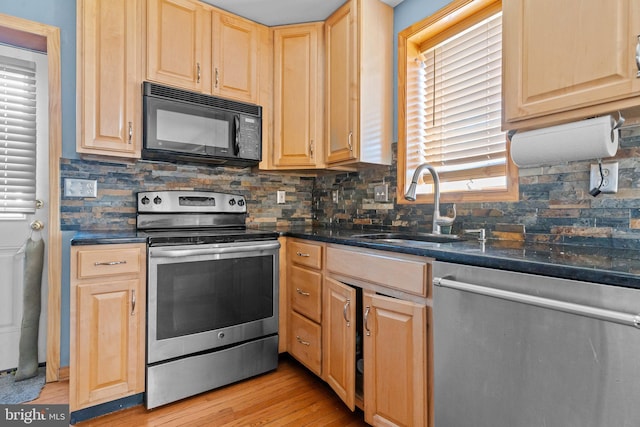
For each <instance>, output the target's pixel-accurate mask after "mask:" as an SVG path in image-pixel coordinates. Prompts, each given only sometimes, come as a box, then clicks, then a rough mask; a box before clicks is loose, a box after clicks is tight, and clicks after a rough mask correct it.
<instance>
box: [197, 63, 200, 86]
mask: <svg viewBox="0 0 640 427" xmlns="http://www.w3.org/2000/svg"><path fill="white" fill-rule="evenodd" d="M196 74H197V76H196V83H200V63H199V62H197V63H196Z"/></svg>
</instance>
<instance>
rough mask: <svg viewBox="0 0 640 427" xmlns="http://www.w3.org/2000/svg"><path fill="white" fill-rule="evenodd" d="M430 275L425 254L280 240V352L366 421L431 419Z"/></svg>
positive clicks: (418, 426)
mask: <svg viewBox="0 0 640 427" xmlns="http://www.w3.org/2000/svg"><path fill="white" fill-rule="evenodd" d="M431 281H432V260H431V259H429V258H426V257H421V256H415V255H407V254H399V253H393V252H387V251H380V250H370V249H365V248H358V247H351V246H344V245H335V244H323V243H319V242H315V241H306V240H303V239H288V240H287V292H288V293H289V300H288V302H289V316H288V318H287V321H288V325H287V326H288V329H287V331H288V334H289V339H288V348H287V350H288V352H289V353H290V354H291V355H292V356H294V357H295V358H296V359H297V360H299V361H300V362H301V363H302V364H304V365H305V366H306V367H307V368H309V369H310V370H311V371H312V372H314V373H315V374H316V375H318V376H320V377H321V378H322V379H323V380H324V381H326V382H327V384H329V386H330V387H331V388H332V389H333V390H334V391H335V392H336V394H337V395H338V397H340V399H342V401H343V402H344V403H345V404H346V405H347V407H349V408H350V409H351V410H355V408H356V407H359V408H361V409H363V410H364V414H365V421H366V422H367V423H368V424H371V425H374V426H385V427H388V426H407V427H409V426H411V427H424V426H428V425H432V424H433V411H432V409H431V408H432V407H433V404H432V396H431V391H430V390H431V382H430V380H429V378H430V377H431V376H432V375H433V368H432V360H431V359H430V357H429V354H430V350H429V349H430V343H431V342H432V341H433V338H432V332H431V330H430V326H429V319H430V307H431V304H432V283H431ZM319 295H321V298H319Z"/></svg>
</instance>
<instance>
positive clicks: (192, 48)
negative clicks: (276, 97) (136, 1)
mask: <svg viewBox="0 0 640 427" xmlns="http://www.w3.org/2000/svg"><path fill="white" fill-rule="evenodd" d="M147 21H148V23H147V79H148V80H150V81H154V82H158V83H161V84H167V85H170V86H175V87H179V88H182V89H186V90H192V91H196V92H202V93H206V94H210V95H214V96H220V97H223V98H229V99H234V100H237V101H241V102H249V103H252V104H258V103H260V102H263V101H264V97H261V94H260V92H259V91H260V84H259V83H261V82H262V81H263V80H262V79H261V76H260V73H261V72H262V70H263V62H264V61H265V57H267V56H268V57H270V56H271V50H270V49H268V51H267V52H265V49H264V45H265V44H269V43H270V38H269V37H270V33H269V29H268V28H267V27H265V26H264V25H260V24H257V23H255V22H253V21H249V20H247V19H244V18H241V17H239V16H236V15H232V14H230V13H227V12H224V11H222V10H220V9H216V8H214V7H211V6H209V5H206V4H204V3H200V2H198V1H195V0H147ZM269 64H270V62H269ZM269 95H270V94H269Z"/></svg>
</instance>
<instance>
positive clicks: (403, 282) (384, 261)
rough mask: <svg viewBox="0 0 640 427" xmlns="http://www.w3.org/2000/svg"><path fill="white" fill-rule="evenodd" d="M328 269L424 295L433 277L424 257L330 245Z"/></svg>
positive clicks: (328, 249)
mask: <svg viewBox="0 0 640 427" xmlns="http://www.w3.org/2000/svg"><path fill="white" fill-rule="evenodd" d="M327 270H328V271H331V272H332V273H337V274H340V275H344V276H347V277H353V278H355V279H358V280H363V281H367V282H370V283H373V284H376V285H381V286H384V287H387V288H394V289H398V290H400V291H403V292H408V293H411V294H414V295H419V296H422V297H426V296H427V292H428V285H429V281H430V280H431V274H430V264H429V263H428V262H427V261H426V260H424V259H423V258H421V257H418V256H415V257H414V256H411V255H408V256H403V255H393V254H391V253H390V252H380V251H375V252H374V251H370V252H363V251H358V250H355V249H342V248H337V247H328V248H327Z"/></svg>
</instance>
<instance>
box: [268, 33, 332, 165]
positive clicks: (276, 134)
mask: <svg viewBox="0 0 640 427" xmlns="http://www.w3.org/2000/svg"><path fill="white" fill-rule="evenodd" d="M323 30H324V24H323V23H322V22H316V23H310V24H300V25H287V26H282V27H276V28H275V29H274V30H273V56H274V61H273V68H274V84H273V110H274V128H273V144H272V145H271V146H269V145H267V147H272V148H271V149H270V150H268V149H267V150H265V151H264V153H263V164H261V168H262V169H317V168H323V167H324V138H323V130H324V129H323V126H324V102H323V101H324V92H323V88H324V84H323V82H324V69H323V66H324V61H323V58H324V33H323Z"/></svg>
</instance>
